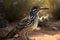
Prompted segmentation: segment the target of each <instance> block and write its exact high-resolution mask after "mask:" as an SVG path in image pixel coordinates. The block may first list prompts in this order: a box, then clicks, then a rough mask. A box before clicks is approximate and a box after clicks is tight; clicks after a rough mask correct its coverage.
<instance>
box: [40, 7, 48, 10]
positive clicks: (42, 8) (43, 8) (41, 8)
mask: <svg viewBox="0 0 60 40" xmlns="http://www.w3.org/2000/svg"><path fill="white" fill-rule="evenodd" d="M48 9H49V8H45V7H40V10H48Z"/></svg>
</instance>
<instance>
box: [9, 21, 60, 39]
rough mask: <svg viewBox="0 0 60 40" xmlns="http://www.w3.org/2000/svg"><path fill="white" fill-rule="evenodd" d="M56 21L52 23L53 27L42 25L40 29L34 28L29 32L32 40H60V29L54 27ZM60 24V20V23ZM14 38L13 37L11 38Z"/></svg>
mask: <svg viewBox="0 0 60 40" xmlns="http://www.w3.org/2000/svg"><path fill="white" fill-rule="evenodd" d="M53 24H54V23H51V25H52V26H51V27H49V26H47V27H41V28H40V30H34V31H33V32H31V33H30V34H29V39H30V40H60V30H54V29H52V27H53V26H55V25H53ZM58 24H59V25H60V22H59V23H58ZM10 40H12V39H10ZM13 40H21V38H14V39H13Z"/></svg>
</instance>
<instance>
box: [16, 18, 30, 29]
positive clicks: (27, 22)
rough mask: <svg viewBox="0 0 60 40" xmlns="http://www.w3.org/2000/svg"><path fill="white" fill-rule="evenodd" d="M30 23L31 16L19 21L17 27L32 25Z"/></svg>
mask: <svg viewBox="0 0 60 40" xmlns="http://www.w3.org/2000/svg"><path fill="white" fill-rule="evenodd" d="M30 24H31V19H30V17H25V18H24V19H22V20H21V21H20V22H19V23H18V25H17V28H19V29H22V28H25V27H27V26H28V25H30Z"/></svg>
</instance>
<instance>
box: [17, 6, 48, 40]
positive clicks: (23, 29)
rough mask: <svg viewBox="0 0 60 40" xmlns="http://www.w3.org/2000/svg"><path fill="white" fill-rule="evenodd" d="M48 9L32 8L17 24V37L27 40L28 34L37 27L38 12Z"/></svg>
mask: <svg viewBox="0 0 60 40" xmlns="http://www.w3.org/2000/svg"><path fill="white" fill-rule="evenodd" d="M45 9H48V8H42V7H40V6H33V7H32V8H31V11H30V13H29V15H28V16H27V17H25V18H23V19H22V20H20V21H19V22H18V23H17V26H16V28H17V29H19V31H20V32H19V33H18V34H19V36H23V38H24V40H29V38H28V33H30V32H32V31H33V30H34V29H36V28H37V26H38V18H39V15H38V12H39V11H40V10H45Z"/></svg>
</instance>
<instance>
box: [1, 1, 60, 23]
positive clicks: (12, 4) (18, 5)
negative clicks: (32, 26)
mask: <svg viewBox="0 0 60 40" xmlns="http://www.w3.org/2000/svg"><path fill="white" fill-rule="evenodd" d="M33 6H41V7H42V6H43V7H47V8H49V10H46V11H41V12H40V14H39V15H40V17H41V16H43V15H45V14H48V15H49V19H50V20H60V0H0V15H2V16H3V17H4V18H6V19H7V20H8V21H10V22H14V21H19V20H21V19H23V18H24V17H25V16H27V15H28V14H29V12H30V9H31V7H33Z"/></svg>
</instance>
